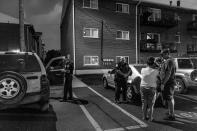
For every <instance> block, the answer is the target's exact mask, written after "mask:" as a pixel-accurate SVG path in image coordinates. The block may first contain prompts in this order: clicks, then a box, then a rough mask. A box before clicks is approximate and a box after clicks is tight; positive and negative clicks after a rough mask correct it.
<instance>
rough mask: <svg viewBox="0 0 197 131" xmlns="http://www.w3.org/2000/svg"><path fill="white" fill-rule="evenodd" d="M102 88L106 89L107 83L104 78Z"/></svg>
mask: <svg viewBox="0 0 197 131" xmlns="http://www.w3.org/2000/svg"><path fill="white" fill-rule="evenodd" d="M103 87H104V88H105V89H107V88H108V82H107V79H106V78H103Z"/></svg>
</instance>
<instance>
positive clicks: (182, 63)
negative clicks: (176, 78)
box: [177, 59, 193, 69]
mask: <svg viewBox="0 0 197 131" xmlns="http://www.w3.org/2000/svg"><path fill="white" fill-rule="evenodd" d="M177 61H178V67H179V68H180V69H193V64H192V61H191V60H190V59H178V60H177Z"/></svg>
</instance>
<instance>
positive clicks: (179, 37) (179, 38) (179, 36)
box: [175, 34, 181, 43]
mask: <svg viewBox="0 0 197 131" xmlns="http://www.w3.org/2000/svg"><path fill="white" fill-rule="evenodd" d="M175 37H178V41H175V43H181V35H179V34H176V35H175Z"/></svg>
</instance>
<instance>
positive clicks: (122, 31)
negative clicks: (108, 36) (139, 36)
mask: <svg viewBox="0 0 197 131" xmlns="http://www.w3.org/2000/svg"><path fill="white" fill-rule="evenodd" d="M118 31H120V32H121V34H122V35H121V38H118V37H117V32H118ZM124 32H126V33H128V38H123V33H124ZM116 39H117V40H130V32H129V31H124V30H117V31H116Z"/></svg>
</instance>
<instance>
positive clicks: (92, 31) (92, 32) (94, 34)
mask: <svg viewBox="0 0 197 131" xmlns="http://www.w3.org/2000/svg"><path fill="white" fill-rule="evenodd" d="M83 37H89V38H98V37H99V36H98V28H84V29H83Z"/></svg>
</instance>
